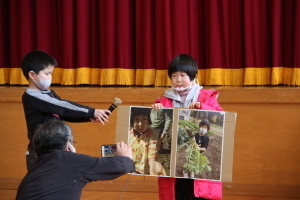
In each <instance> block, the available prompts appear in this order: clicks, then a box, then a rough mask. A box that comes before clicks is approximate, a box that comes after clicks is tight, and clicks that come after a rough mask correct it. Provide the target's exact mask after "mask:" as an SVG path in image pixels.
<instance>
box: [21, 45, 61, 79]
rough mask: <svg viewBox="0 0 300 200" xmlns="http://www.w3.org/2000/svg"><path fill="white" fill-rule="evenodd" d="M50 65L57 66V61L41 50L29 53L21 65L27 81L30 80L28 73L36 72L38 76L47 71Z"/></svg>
mask: <svg viewBox="0 0 300 200" xmlns="http://www.w3.org/2000/svg"><path fill="white" fill-rule="evenodd" d="M49 65H51V66H57V62H56V60H55V59H54V58H53V57H52V56H51V55H49V54H48V53H46V52H44V51H41V50H34V51H31V52H29V53H27V54H26V55H25V56H24V57H23V59H22V63H21V68H22V72H23V75H24V76H25V77H26V79H27V80H28V79H29V76H28V73H29V72H30V71H34V72H35V73H36V74H38V73H39V72H40V71H41V70H43V69H45V68H46V67H48V66H49Z"/></svg>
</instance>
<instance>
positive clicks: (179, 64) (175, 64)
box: [168, 54, 198, 81]
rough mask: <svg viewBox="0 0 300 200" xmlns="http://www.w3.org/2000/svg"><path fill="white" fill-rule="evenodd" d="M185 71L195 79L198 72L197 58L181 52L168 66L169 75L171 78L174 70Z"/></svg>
mask: <svg viewBox="0 0 300 200" xmlns="http://www.w3.org/2000/svg"><path fill="white" fill-rule="evenodd" d="M178 71H181V72H184V73H186V74H187V75H188V76H189V78H190V80H191V81H192V80H194V79H195V77H196V75H197V73H198V65H197V63H196V60H195V59H194V58H193V57H191V56H190V55H187V54H179V55H177V56H176V57H175V58H173V60H172V61H171V62H170V64H169V67H168V75H169V78H171V75H172V74H173V73H174V72H178Z"/></svg>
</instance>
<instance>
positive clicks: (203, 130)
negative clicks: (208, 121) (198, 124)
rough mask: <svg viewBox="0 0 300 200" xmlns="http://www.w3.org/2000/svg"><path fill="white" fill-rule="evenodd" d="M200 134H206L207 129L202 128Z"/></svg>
mask: <svg viewBox="0 0 300 200" xmlns="http://www.w3.org/2000/svg"><path fill="white" fill-rule="evenodd" d="M199 132H200V133H203V134H205V133H207V129H206V128H200V129H199Z"/></svg>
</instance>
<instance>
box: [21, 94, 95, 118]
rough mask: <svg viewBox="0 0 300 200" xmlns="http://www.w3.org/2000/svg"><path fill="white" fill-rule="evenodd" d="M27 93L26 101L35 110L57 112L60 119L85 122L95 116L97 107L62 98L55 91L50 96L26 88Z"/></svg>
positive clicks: (49, 112)
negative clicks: (52, 95)
mask: <svg viewBox="0 0 300 200" xmlns="http://www.w3.org/2000/svg"><path fill="white" fill-rule="evenodd" d="M26 95H27V97H25V101H26V102H25V103H26V104H27V105H29V107H31V109H32V110H34V112H41V113H48V114H55V115H58V116H59V118H60V119H63V120H66V121H71V122H80V121H82V122H85V121H90V120H89V118H94V113H95V108H91V107H89V106H84V105H81V104H78V103H75V102H72V101H68V100H63V99H60V98H59V97H58V96H57V95H56V94H55V93H54V97H50V96H49V95H48V94H42V93H41V92H40V91H36V90H26Z"/></svg>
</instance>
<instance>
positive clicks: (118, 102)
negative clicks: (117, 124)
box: [106, 98, 122, 115]
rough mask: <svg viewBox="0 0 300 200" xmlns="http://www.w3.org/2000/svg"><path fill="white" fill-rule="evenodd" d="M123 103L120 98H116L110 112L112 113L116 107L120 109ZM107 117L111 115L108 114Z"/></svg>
mask: <svg viewBox="0 0 300 200" xmlns="http://www.w3.org/2000/svg"><path fill="white" fill-rule="evenodd" d="M121 103H122V101H121V99H119V98H114V100H113V102H112V104H111V105H110V106H109V108H108V110H109V111H110V112H112V111H113V110H114V109H115V108H116V107H118V105H120V104H121ZM106 114H107V115H109V113H106Z"/></svg>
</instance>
